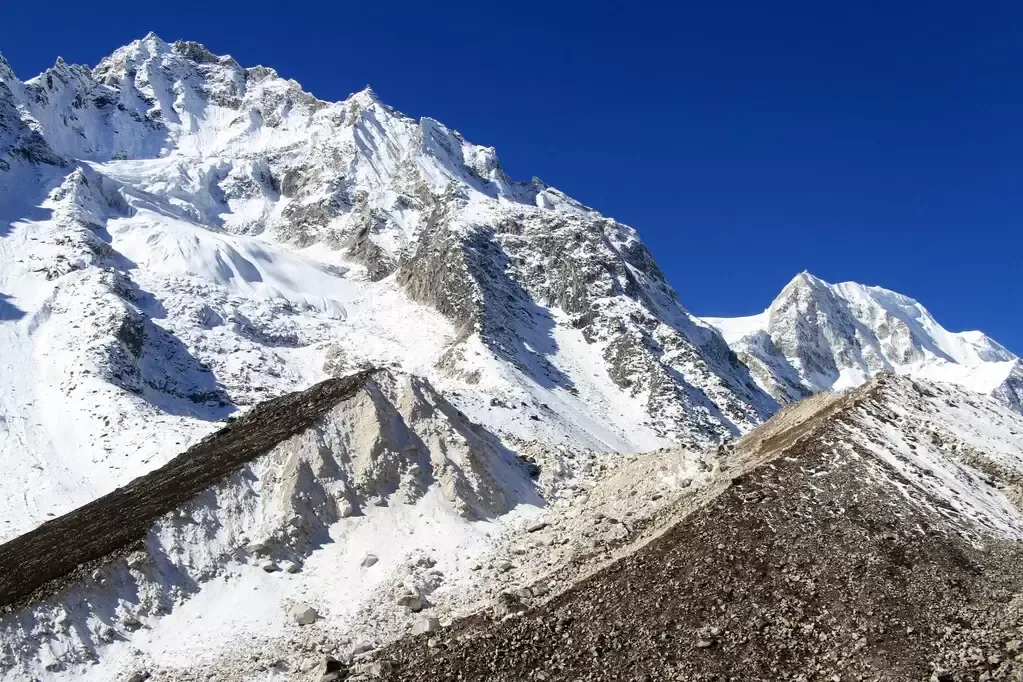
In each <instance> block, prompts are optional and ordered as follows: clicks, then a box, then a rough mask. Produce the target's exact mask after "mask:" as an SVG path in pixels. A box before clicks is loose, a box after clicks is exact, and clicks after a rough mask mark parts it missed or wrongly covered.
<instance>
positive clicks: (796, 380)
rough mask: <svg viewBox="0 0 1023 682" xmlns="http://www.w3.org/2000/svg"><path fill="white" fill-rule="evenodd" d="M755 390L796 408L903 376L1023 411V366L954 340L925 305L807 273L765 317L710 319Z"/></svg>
mask: <svg viewBox="0 0 1023 682" xmlns="http://www.w3.org/2000/svg"><path fill="white" fill-rule="evenodd" d="M704 320H705V321H706V322H708V323H709V324H711V325H713V326H714V327H716V328H717V329H719V330H720V331H721V333H722V334H723V335H724V337H725V339H726V340H727V341H728V343H729V345H730V346H731V347H732V349H733V350H734V351H735V352H736V354H738V356H739V357H740V359H741V360H742V361H743V362H744V363H745V364H746V365H747V366H748V367H749V368H750V371H751V372H752V373H753V376H754V377H755V378H756V381H757V383H758V384H759V385H760V386H761V387H762V388H763V389H764V390H765V391H767V392H768V393H770V394H771V395H772V396H774V397H775V398H776V399H777V400H778V401H779V402H782V403H789V402H793V401H796V400H799V399H801V398H804V397H806V396H807V395H810V394H811V393H815V392H817V391H821V390H825V389H836V390H840V389H843V388H848V387H850V386H855V385H858V384H861V383H863V382H864V381H866V380H867V379H868V378H870V377H872V376H874V375H875V374H877V373H879V372H896V373H899V374H910V375H912V376H916V377H921V378H925V379H931V380H934V381H943V382H950V383H954V384H959V385H961V386H964V387H966V388H968V389H970V390H973V391H977V392H979V393H986V394H990V395H993V396H994V397H996V398H997V399H998V400H1000V401H1001V402H1002V403H1003V404H1005V405H1008V406H1010V407H1012V408H1014V409H1016V410H1017V411H1023V362H1021V361H1020V359H1019V358H1018V357H1016V356H1015V355H1013V354H1012V353H1011V352H1009V351H1008V350H1006V349H1005V348H1003V347H1002V346H1001V345H999V344H998V343H997V342H995V341H994V340H993V339H991V338H989V337H988V336H986V335H985V334H983V333H981V332H978V331H969V332H958V333H954V332H950V331H948V330H946V329H945V328H944V327H942V326H941V325H940V324H938V322H937V321H936V320H935V319H934V318H933V317H932V316H931V314H930V313H929V312H927V309H926V308H924V307H923V306H922V305H921V304H920V303H918V302H917V301H915V300H913V299H911V298H909V297H907V296H903V295H902V294H898V293H895V292H894V291H889V290H887V289H883V288H881V287H875V286H864V285H862V284H857V283H855V282H843V283H841V284H829V283H827V282H825V281H823V280H821V279H818V278H817V277H814V276H813V275H811V274H810V273H808V272H803V273H800V274H799V275H797V276H796V277H795V278H794V279H793V280H792V281H791V282H789V283H788V284H787V285H786V286H785V288H784V289H782V291H781V293H780V294H778V297H777V298H776V299H774V301H773V302H772V303H771V305H770V306H769V307H768V308H767V310H765V311H764V312H762V313H760V314H759V315H752V316H750V317H738V318H704Z"/></svg>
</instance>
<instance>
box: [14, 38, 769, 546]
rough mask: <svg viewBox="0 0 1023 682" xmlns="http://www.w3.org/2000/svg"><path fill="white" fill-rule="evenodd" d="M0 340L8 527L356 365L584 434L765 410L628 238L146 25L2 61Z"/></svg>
mask: <svg viewBox="0 0 1023 682" xmlns="http://www.w3.org/2000/svg"><path fill="white" fill-rule="evenodd" d="M0 346H2V347H3V348H4V349H5V352H4V354H3V356H2V358H0V363H2V366H0V373H2V376H3V377H4V381H3V385H2V393H0V415H2V421H0V429H2V430H3V433H2V437H0V458H2V459H3V460H4V461H5V462H6V463H7V464H6V466H7V469H5V474H6V475H5V476H4V477H3V483H2V486H3V487H2V490H0V498H2V499H3V500H4V502H3V506H2V507H0V512H2V513H0V517H2V518H3V519H5V526H4V529H3V535H7V536H9V535H11V534H14V533H16V532H18V531H19V530H24V529H25V528H27V527H31V526H32V525H33V524H35V523H38V522H39V521H40V520H42V519H45V518H46V517H47V516H48V515H51V514H56V513H61V512H63V511H67V510H68V509H71V508H73V507H74V506H75V505H77V504H81V503H83V502H85V501H87V500H89V499H92V498H93V497H95V496H96V495H98V494H100V493H102V492H105V491H106V490H109V489H111V488H112V487H113V486H115V485H119V484H121V483H123V482H125V481H127V480H130V479H131V478H132V477H134V476H136V475H138V474H140V473H142V472H144V471H146V470H149V469H151V468H152V467H154V466H156V465H158V464H160V463H161V462H163V461H166V459H167V458H168V457H170V456H171V455H173V454H174V453H175V452H177V451H179V450H181V449H183V448H184V447H185V446H187V445H188V444H190V443H192V442H193V441H195V440H196V439H197V438H199V437H200V436H202V435H204V434H206V433H208V432H210V431H211V430H212V429H213V428H214V426H215V424H216V423H217V422H218V421H219V420H222V419H224V418H225V417H227V416H228V415H229V414H230V413H231V412H232V411H234V410H236V409H238V408H243V407H245V406H248V405H252V404H254V403H257V402H259V401H261V400H263V399H266V398H269V397H272V396H275V395H279V394H281V393H284V392H288V391H292V390H297V389H301V388H305V387H307V386H309V385H311V384H312V383H314V382H316V381H318V380H320V379H322V378H324V377H327V376H330V375H336V374H342V373H345V372H348V371H351V370H353V369H355V368H359V367H362V366H365V365H369V364H372V365H376V366H391V367H400V368H401V369H403V370H405V371H408V372H412V373H414V374H417V375H422V376H427V377H429V378H430V379H431V380H432V381H433V383H434V384H435V385H436V386H437V387H438V389H439V390H441V391H442V392H443V393H444V394H445V395H446V396H447V397H448V398H449V399H450V400H451V401H452V402H453V403H454V404H456V405H458V406H459V408H460V409H462V410H464V411H465V412H466V413H468V414H470V415H472V417H473V418H474V419H476V420H478V421H479V422H480V423H482V424H484V425H486V426H487V427H488V428H491V429H493V430H494V431H495V432H499V433H501V434H505V435H507V436H508V437H513V438H519V439H525V440H534V439H541V440H543V441H545V442H552V443H571V444H574V445H576V446H586V447H593V448H597V449H612V450H625V451H635V450H643V449H649V448H652V447H656V446H658V445H661V444H664V443H667V442H670V441H676V440H678V441H681V442H686V443H690V444H694V445H696V444H706V443H710V442H716V441H718V440H719V439H721V438H722V437H724V436H728V435H736V434H738V433H740V432H742V431H744V430H747V429H748V428H750V427H752V426H754V425H756V424H758V423H760V422H761V421H763V420H764V419H765V418H767V417H768V416H769V415H770V414H771V413H772V412H773V410H774V409H776V407H777V404H776V402H775V401H774V400H773V399H772V398H771V397H770V396H768V395H767V394H766V393H764V392H763V391H762V390H761V389H760V388H759V387H758V386H757V385H756V383H755V382H754V381H753V380H752V378H751V377H750V375H749V372H748V370H747V368H746V367H745V366H744V365H743V364H742V363H740V362H739V361H738V360H737V359H736V357H735V355H734V354H733V353H732V352H731V351H730V350H729V348H728V346H727V345H726V344H725V342H724V341H723V340H722V338H721V336H720V335H719V334H717V333H716V332H715V331H714V330H713V329H711V328H710V327H709V326H708V325H706V324H704V323H703V322H701V321H700V320H698V319H696V318H694V317H693V316H691V315H690V314H689V313H688V312H687V311H686V310H685V309H684V308H683V307H682V306H681V305H680V303H679V300H678V297H677V296H676V294H675V292H674V291H673V290H672V289H671V287H670V286H669V285H668V283H667V282H666V281H665V278H664V276H663V275H662V273H661V272H660V270H659V269H658V267H657V266H656V264H655V263H654V261H653V259H652V258H651V256H650V254H649V253H648V252H647V250H646V248H645V247H644V246H643V244H642V242H640V240H639V238H638V237H637V235H636V233H635V231H634V230H632V229H631V228H629V227H627V226H625V225H622V224H620V223H617V222H615V221H614V220H611V219H609V218H606V217H604V216H601V215H600V214H599V213H597V212H596V211H594V210H592V209H589V208H587V207H585V206H582V205H581V204H579V203H578V202H576V201H573V200H572V199H570V198H569V197H566V196H565V195H564V194H562V193H561V192H559V191H557V190H556V189H554V188H552V187H548V186H546V185H544V184H543V183H542V182H540V181H539V180H535V179H534V180H533V181H530V182H514V181H512V180H511V179H509V178H508V177H507V176H506V175H505V173H504V172H503V171H502V170H501V167H500V164H499V163H498V160H497V156H496V154H495V152H494V150H493V149H492V148H489V147H481V146H478V145H473V144H471V143H469V142H468V141H466V140H465V139H463V138H462V137H461V136H460V135H459V134H458V133H457V132H455V131H452V130H450V129H448V128H446V127H445V126H444V125H442V124H441V123H439V122H437V121H435V120H433V119H429V118H423V119H421V120H419V121H416V120H413V119H411V118H409V117H407V116H404V115H402V114H401V113H399V112H397V111H395V110H393V109H391V108H390V107H388V106H386V105H385V104H383V103H382V102H380V100H379V99H378V98H377V97H376V95H375V94H374V93H373V92H372V91H371V90H370V89H368V88H367V89H366V90H364V91H362V92H359V93H356V94H354V95H352V96H350V97H349V98H348V99H346V100H345V101H343V102H324V101H321V100H318V99H317V98H316V97H314V96H313V95H311V94H309V93H306V92H305V91H303V90H302V88H301V87H300V86H299V84H298V83H296V82H294V81H291V80H286V79H284V78H282V77H280V76H278V75H277V73H276V72H274V71H273V70H272V69H269V68H264V67H253V68H245V67H242V66H241V65H239V64H238V63H237V62H236V61H235V60H234V59H232V58H231V57H221V56H217V55H214V54H212V53H211V52H210V51H208V50H207V49H206V48H204V47H203V46H201V45H198V44H196V43H191V42H180V41H179V42H176V43H173V44H168V43H166V42H164V41H162V40H160V39H159V38H158V37H156V36H155V35H152V34H150V35H148V36H146V37H145V38H144V39H142V40H137V41H135V42H132V43H131V44H129V45H127V46H125V47H122V48H120V49H118V50H116V51H115V52H114V53H113V54H112V55H111V56H109V57H107V58H105V59H103V60H102V61H101V62H100V64H99V65H98V66H96V67H95V68H92V69H90V68H88V67H84V66H73V65H69V64H66V63H65V62H63V61H62V60H58V61H57V63H56V64H55V65H54V66H53V67H52V68H51V69H48V70H47V71H46V72H45V73H43V74H41V75H39V76H37V77H35V78H32V79H30V80H27V81H24V82H22V81H20V80H18V79H17V78H16V77H15V75H14V73H13V71H12V70H11V68H10V67H9V65H8V64H7V63H6V62H5V61H2V60H0ZM15 491H17V492H16V493H15ZM25 491H27V492H25ZM9 493H10V494H9Z"/></svg>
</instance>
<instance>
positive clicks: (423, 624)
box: [412, 616, 440, 635]
mask: <svg viewBox="0 0 1023 682" xmlns="http://www.w3.org/2000/svg"><path fill="white" fill-rule="evenodd" d="M438 630H440V619H439V618H436V617H434V616H423V617H422V618H420V619H419V620H417V621H416V623H415V625H413V626H412V634H413V635H422V634H426V633H429V632H437V631H438Z"/></svg>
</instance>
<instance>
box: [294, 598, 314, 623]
mask: <svg viewBox="0 0 1023 682" xmlns="http://www.w3.org/2000/svg"><path fill="white" fill-rule="evenodd" d="M288 617H289V618H291V620H293V621H295V622H296V623H298V624H299V625H312V624H313V623H315V622H316V619H317V618H319V617H320V614H318V613H316V609H314V608H313V607H311V606H309V605H308V604H304V603H302V602H299V603H297V604H295V605H294V606H292V607H291V608H290V609H288Z"/></svg>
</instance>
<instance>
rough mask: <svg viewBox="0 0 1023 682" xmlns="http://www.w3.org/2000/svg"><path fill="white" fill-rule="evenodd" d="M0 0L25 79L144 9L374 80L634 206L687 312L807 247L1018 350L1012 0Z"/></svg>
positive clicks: (87, 55)
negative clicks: (669, 0) (668, 1)
mask: <svg viewBox="0 0 1023 682" xmlns="http://www.w3.org/2000/svg"><path fill="white" fill-rule="evenodd" d="M321 4H327V3H311V2H303V1H300V0H293V1H291V2H272V3H271V2H260V1H247V2H237V1H235V0H205V1H203V2H196V1H194V0H175V1H174V2H137V1H136V2H130V3H129V2H121V1H120V0H103V1H101V2H96V3H83V2H80V0H75V1H74V2H69V1H65V0H61V1H55V2H50V3H45V4H40V3H32V2H18V3H5V4H4V6H3V8H2V9H0V51H2V52H3V53H4V54H5V55H6V56H7V58H8V60H9V61H10V62H11V63H12V65H13V66H14V68H15V70H16V71H17V72H18V74H19V75H20V76H21V77H22V78H27V77H29V76H32V75H35V74H36V73H37V72H39V71H40V70H42V69H43V68H45V67H47V66H49V65H50V64H52V63H53V61H54V59H55V58H56V56H57V55H58V54H60V55H61V56H63V57H64V58H65V59H66V60H67V61H71V62H80V63H87V64H90V65H94V64H95V63H96V62H97V61H98V60H99V59H100V58H101V57H103V56H104V55H106V54H108V53H109V52H111V51H112V50H113V49H114V48H116V47H117V46H119V45H122V44H124V43H127V42H129V41H130V40H132V39H133V38H139V37H142V36H143V35H144V34H145V33H146V32H148V31H150V30H153V31H156V32H157V33H158V34H159V35H160V36H161V37H162V38H164V39H165V40H175V39H178V38H187V39H191V40H197V41H200V42H202V43H205V44H206V45H207V46H208V47H209V48H210V49H212V50H213V51H214V52H217V53H221V54H223V53H228V54H231V55H233V56H234V57H235V58H237V59H238V60H239V61H240V62H241V63H242V64H244V65H254V64H264V65H267V66H272V67H274V68H276V69H277V70H278V72H280V73H281V74H282V75H284V76H286V77H291V78H294V79H296V80H298V81H300V82H301V83H302V84H303V85H304V86H305V87H306V89H307V90H310V91H311V92H313V93H314V94H316V95H317V96H319V97H321V98H323V99H340V98H343V97H345V96H346V95H347V94H348V93H349V92H352V91H354V90H358V89H361V88H362V87H363V86H364V85H365V84H367V83H369V84H371V85H372V86H373V88H374V89H375V90H376V91H377V93H378V94H379V95H380V97H381V98H382V99H384V100H385V101H386V102H388V103H389V104H391V105H393V106H395V107H397V108H398V109H400V110H402V111H404V112H405V113H407V114H409V115H412V116H417V117H418V116H423V115H428V116H432V117H434V118H437V119H439V120H441V121H444V122H445V123H446V124H448V125H449V126H451V127H453V128H456V129H458V130H459V131H461V132H462V133H463V134H464V135H465V136H466V137H467V138H468V139H470V140H472V141H473V142H476V143H479V144H487V145H493V146H495V147H496V148H497V150H498V153H499V155H500V158H501V160H502V164H503V165H504V167H505V169H506V170H507V171H508V172H509V173H510V174H511V175H512V176H513V177H516V178H526V179H528V178H529V177H531V176H534V175H536V176H539V177H541V178H542V179H543V180H544V181H545V182H547V183H549V184H552V185H555V186H557V187H559V188H561V189H562V190H564V191H566V192H567V193H568V194H570V195H572V196H574V197H576V198H578V199H580V200H581V201H583V202H585V203H587V204H590V205H592V206H594V207H596V208H598V209H600V210H601V211H603V212H604V213H606V214H608V215H611V216H613V217H615V218H617V219H619V220H621V221H623V222H626V223H629V224H631V225H633V226H635V227H636V228H638V229H639V231H640V233H641V235H642V236H643V238H644V240H645V241H646V243H647V244H648V246H649V247H650V249H651V250H652V251H653V253H654V255H655V256H656V258H657V260H658V262H659V263H660V264H661V266H662V267H663V268H664V270H665V271H666V272H667V274H668V277H669V278H670V279H671V281H672V283H673V284H674V285H675V287H676V289H677V290H678V291H679V295H680V296H681V298H682V301H683V303H684V304H685V305H686V306H687V307H688V308H689V309H690V310H691V311H693V312H694V313H696V314H700V315H741V314H749V313H754V312H758V311H760V310H761V309H763V308H764V307H765V306H766V305H767V303H768V302H769V301H770V300H771V298H772V297H773V296H774V294H775V293H776V292H777V291H778V290H779V289H780V288H781V287H782V286H783V285H784V284H785V282H787V281H788V280H789V279H790V278H791V277H792V276H794V275H795V274H796V273H797V272H799V271H800V270H803V269H809V270H810V271H811V272H813V273H814V274H816V275H818V276H819V277H822V278H824V279H827V280H830V281H840V280H847V279H852V280H857V281H861V282H864V283H868V284H880V285H882V286H886V287H888V288H891V289H895V290H897V291H901V292H902V293H905V294H908V295H911V296H914V297H916V298H918V299H919V300H920V301H921V302H923V303H924V305H926V306H927V307H928V308H930V310H931V311H932V312H933V313H934V314H935V316H936V317H937V318H938V320H939V321H940V322H942V323H943V324H944V325H945V326H947V327H949V328H951V329H953V330H961V329H973V328H979V329H982V330H984V331H986V332H988V333H989V334H991V335H992V336H993V337H995V338H996V339H998V340H999V341H1001V342H1002V343H1003V344H1005V345H1007V346H1008V347H1009V348H1010V349H1012V350H1014V351H1016V352H1017V353H1023V303H1021V291H1023V286H1021V282H1023V279H1021V277H1023V275H1021V271H1023V231H1021V228H1023V225H1021V218H1023V2H1019V1H1018V0H1012V1H1004V2H1003V1H999V0H986V1H984V2H974V3H970V2H955V3H952V2H943V1H940V0H937V1H933V2H926V1H921V2H912V3H906V2H898V1H894V0H893V1H887V2H826V1H825V2H821V1H819V0H818V1H816V2H805V3H795V2H763V1H762V0H757V1H751V2H742V3H736V2H727V1H720V2H705V3H700V4H692V3H680V5H679V6H677V7H674V8H670V9H666V8H663V7H658V6H656V5H654V4H653V3H651V4H644V3H641V2H624V3H615V4H614V5H612V4H602V3H599V2H589V3H586V4H577V5H573V4H570V3H558V2H536V3H531V2H508V3H498V2H478V1H477V2H472V3H465V4H450V3H448V4H445V3H433V2H423V1H422V0H417V1H416V2H410V3H404V2H397V1H395V2H387V3H384V2H373V1H367V0H362V1H361V2H352V3H332V4H331V8H330V9H324V8H323V7H322V6H320V5H321Z"/></svg>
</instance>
